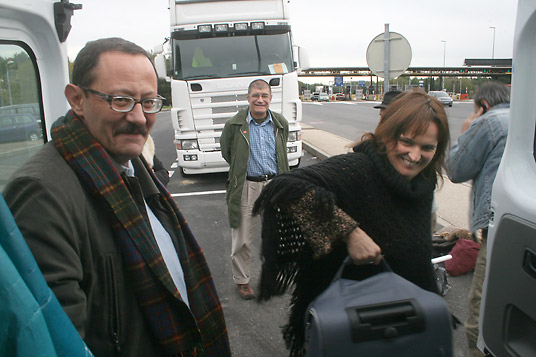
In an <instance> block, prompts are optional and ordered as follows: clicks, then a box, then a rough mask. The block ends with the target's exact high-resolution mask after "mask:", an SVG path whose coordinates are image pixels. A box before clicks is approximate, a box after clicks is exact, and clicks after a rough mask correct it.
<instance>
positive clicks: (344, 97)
mask: <svg viewBox="0 0 536 357" xmlns="http://www.w3.org/2000/svg"><path fill="white" fill-rule="evenodd" d="M335 99H337V100H345V99H346V96H345V95H344V93H337V94H335Z"/></svg>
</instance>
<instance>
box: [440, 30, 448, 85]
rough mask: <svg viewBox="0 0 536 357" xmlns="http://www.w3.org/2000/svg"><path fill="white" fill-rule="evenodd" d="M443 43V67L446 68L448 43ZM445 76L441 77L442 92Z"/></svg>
mask: <svg viewBox="0 0 536 357" xmlns="http://www.w3.org/2000/svg"><path fill="white" fill-rule="evenodd" d="M441 42H443V67H445V58H446V56H447V41H445V40H441ZM443 83H444V82H443V76H441V90H443V87H444V85H443Z"/></svg>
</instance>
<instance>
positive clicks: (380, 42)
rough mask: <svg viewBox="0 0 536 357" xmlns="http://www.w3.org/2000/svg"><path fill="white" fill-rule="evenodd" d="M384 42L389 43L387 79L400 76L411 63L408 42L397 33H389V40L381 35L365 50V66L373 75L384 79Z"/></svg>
mask: <svg viewBox="0 0 536 357" xmlns="http://www.w3.org/2000/svg"><path fill="white" fill-rule="evenodd" d="M385 41H389V50H388V53H389V58H388V61H389V79H394V78H396V77H398V76H400V75H401V74H402V73H404V72H405V71H406V69H408V67H409V64H410V63H411V46H410V45H409V42H408V40H406V38H405V37H404V36H402V35H401V34H399V33H397V32H389V38H388V39H386V38H385V34H384V33H381V34H379V35H378V36H376V37H374V39H373V40H372V41H371V42H370V44H369V46H368V48H367V64H368V66H369V68H370V70H371V71H372V73H374V74H375V75H377V76H378V77H382V78H385V76H384V73H385V61H386V58H385Z"/></svg>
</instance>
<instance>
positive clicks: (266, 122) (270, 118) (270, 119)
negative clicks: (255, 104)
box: [248, 110, 274, 125]
mask: <svg viewBox="0 0 536 357" xmlns="http://www.w3.org/2000/svg"><path fill="white" fill-rule="evenodd" d="M266 113H267V117H266V120H265V121H263V122H262V124H257V122H256V121H255V119H253V117H252V116H251V112H250V111H249V110H248V123H249V124H251V122H252V121H253V122H254V123H255V124H257V125H266V124H268V123H269V122H272V123H273V122H274V121H273V120H272V114H271V113H270V111H269V110H268V111H267V112H266Z"/></svg>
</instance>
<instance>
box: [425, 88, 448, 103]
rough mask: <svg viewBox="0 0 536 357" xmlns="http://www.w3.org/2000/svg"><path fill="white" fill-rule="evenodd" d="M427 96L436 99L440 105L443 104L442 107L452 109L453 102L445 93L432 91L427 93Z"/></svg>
mask: <svg viewBox="0 0 536 357" xmlns="http://www.w3.org/2000/svg"><path fill="white" fill-rule="evenodd" d="M428 95H431V96H433V97H436V98H437V99H438V100H439V101H440V102H441V103H443V105H448V106H449V107H452V102H453V100H452V98H451V97H450V95H448V93H447V92H444V91H442V90H433V91H430V92H428Z"/></svg>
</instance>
